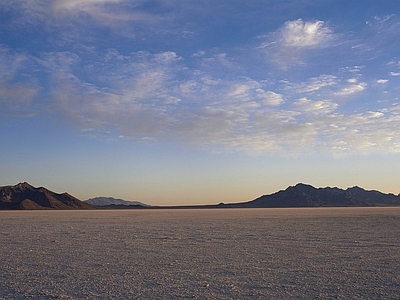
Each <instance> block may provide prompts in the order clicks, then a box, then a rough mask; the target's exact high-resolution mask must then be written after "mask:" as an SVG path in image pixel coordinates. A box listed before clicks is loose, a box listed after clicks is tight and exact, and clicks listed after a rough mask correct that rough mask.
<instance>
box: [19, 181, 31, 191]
mask: <svg viewBox="0 0 400 300" xmlns="http://www.w3.org/2000/svg"><path fill="white" fill-rule="evenodd" d="M14 187H15V188H18V189H21V190H26V189H33V188H34V187H33V186H32V185H30V184H29V183H27V182H26V181H24V182H20V183H18V184H17V185H15V186H14Z"/></svg>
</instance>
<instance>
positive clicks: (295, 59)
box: [260, 19, 335, 69]
mask: <svg viewBox="0 0 400 300" xmlns="http://www.w3.org/2000/svg"><path fill="white" fill-rule="evenodd" d="M334 39H335V35H334V33H333V30H332V29H331V28H330V27H328V26H327V25H326V24H325V23H324V21H314V22H304V21H303V20H302V19H298V20H295V21H288V22H286V23H285V24H284V25H283V26H282V28H280V29H278V30H277V31H276V32H274V33H272V34H271V35H269V36H268V38H267V41H266V42H264V43H263V44H262V45H261V47H260V48H261V49H263V50H264V51H265V53H266V55H267V58H268V59H270V60H272V61H273V62H274V63H275V64H277V65H278V66H280V67H281V68H282V69H287V68H288V67H289V66H290V65H292V64H303V62H302V58H303V57H304V54H305V53H306V52H307V51H311V50H317V49H323V48H326V47H327V46H329V45H330V44H331V42H332V41H333V40H334Z"/></svg>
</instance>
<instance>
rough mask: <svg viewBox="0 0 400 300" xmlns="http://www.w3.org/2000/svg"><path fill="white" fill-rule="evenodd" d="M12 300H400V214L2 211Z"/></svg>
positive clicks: (0, 238)
mask: <svg viewBox="0 0 400 300" xmlns="http://www.w3.org/2000/svg"><path fill="white" fill-rule="evenodd" d="M0 226H1V231H0V250H1V254H2V255H1V256H0V269H1V272H0V299H27V298H33V299H187V298H198V299H257V298H259V299H312V298H313V299H315V298H323V299H337V298H343V299H350V298H351V299H398V298H399V295H400V251H399V249H400V238H399V237H400V208H312V209H227V210H225V209H217V210H124V211H120V210H113V211H103V210H100V211H1V212H0Z"/></svg>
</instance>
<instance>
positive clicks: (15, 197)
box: [0, 182, 96, 210]
mask: <svg viewBox="0 0 400 300" xmlns="http://www.w3.org/2000/svg"><path fill="white" fill-rule="evenodd" d="M95 208H96V207H94V206H93V205H90V204H88V203H85V202H83V201H81V200H79V199H77V198H75V197H73V196H71V195H69V194H68V193H63V194H57V193H55V192H52V191H50V190H48V189H46V188H44V187H39V188H35V187H33V186H32V185H30V184H29V183H27V182H22V183H19V184H17V185H14V186H3V187H0V209H26V210H34V209H95Z"/></svg>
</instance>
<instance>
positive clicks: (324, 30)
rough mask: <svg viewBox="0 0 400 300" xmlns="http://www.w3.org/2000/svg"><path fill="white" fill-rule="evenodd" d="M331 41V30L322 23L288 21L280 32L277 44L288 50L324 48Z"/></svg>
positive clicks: (299, 20)
mask: <svg viewBox="0 0 400 300" xmlns="http://www.w3.org/2000/svg"><path fill="white" fill-rule="evenodd" d="M331 39H332V30H331V29H330V28H328V27H326V26H325V23H324V22H323V21H315V22H304V21H303V20H302V19H298V20H295V21H288V22H286V23H285V24H284V25H283V28H282V29H281V30H280V38H279V40H278V43H279V44H281V45H282V46H283V47H288V48H319V47H324V46H325V45H326V44H327V43H328V42H329V41H330V40H331Z"/></svg>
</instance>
